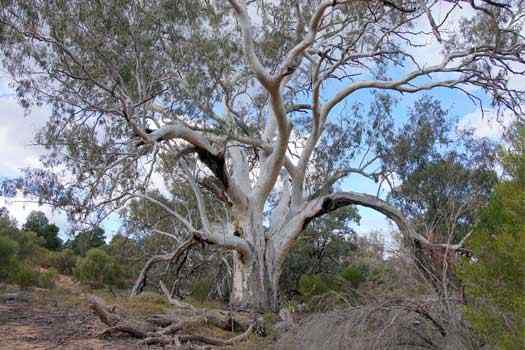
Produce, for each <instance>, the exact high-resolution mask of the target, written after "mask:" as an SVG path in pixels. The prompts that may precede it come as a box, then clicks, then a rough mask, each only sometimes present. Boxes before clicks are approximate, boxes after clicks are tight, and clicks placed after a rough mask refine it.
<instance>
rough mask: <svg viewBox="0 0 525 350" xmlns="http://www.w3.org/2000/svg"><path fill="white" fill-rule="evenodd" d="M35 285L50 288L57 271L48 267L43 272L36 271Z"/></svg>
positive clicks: (53, 284) (52, 285) (53, 283)
mask: <svg viewBox="0 0 525 350" xmlns="http://www.w3.org/2000/svg"><path fill="white" fill-rule="evenodd" d="M37 274H38V276H37V286H38V287H40V288H46V289H51V288H54V287H55V278H56V277H57V275H58V271H57V270H55V269H53V268H50V269H48V270H47V271H45V272H37Z"/></svg>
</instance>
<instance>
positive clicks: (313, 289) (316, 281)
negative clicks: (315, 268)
mask: <svg viewBox="0 0 525 350" xmlns="http://www.w3.org/2000/svg"><path fill="white" fill-rule="evenodd" d="M330 284H332V283H328V281H326V279H323V278H322V277H321V276H320V275H302V276H301V278H300V279H299V288H298V289H299V293H301V295H302V296H304V297H305V298H306V299H310V298H311V297H313V296H315V295H321V294H325V293H327V292H329V291H330V290H331V289H332V288H330V287H331V286H330Z"/></svg>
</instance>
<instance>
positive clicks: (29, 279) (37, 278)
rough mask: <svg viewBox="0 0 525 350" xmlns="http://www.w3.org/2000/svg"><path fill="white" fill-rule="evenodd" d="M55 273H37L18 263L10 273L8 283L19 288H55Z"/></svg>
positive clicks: (51, 271)
mask: <svg viewBox="0 0 525 350" xmlns="http://www.w3.org/2000/svg"><path fill="white" fill-rule="evenodd" d="M56 276H57V271H56V270H54V269H49V270H48V271H43V272H41V271H38V270H35V269H34V268H33V267H31V266H29V265H28V264H26V263H18V264H16V266H15V267H14V269H13V270H12V272H11V275H10V278H9V282H12V283H15V284H17V285H18V286H20V288H30V287H39V288H46V289H50V288H53V287H54V286H55V283H54V279H55V277H56Z"/></svg>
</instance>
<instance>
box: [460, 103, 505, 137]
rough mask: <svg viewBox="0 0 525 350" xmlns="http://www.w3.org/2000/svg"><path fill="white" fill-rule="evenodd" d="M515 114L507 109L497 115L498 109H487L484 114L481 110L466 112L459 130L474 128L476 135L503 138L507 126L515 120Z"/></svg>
mask: <svg viewBox="0 0 525 350" xmlns="http://www.w3.org/2000/svg"><path fill="white" fill-rule="evenodd" d="M514 120H515V116H514V114H513V113H512V112H510V111H506V112H504V113H503V114H502V115H500V116H497V115H496V111H494V110H486V111H485V114H484V115H483V114H482V113H481V111H480V110H477V111H474V112H472V113H469V114H466V115H465V116H464V117H463V118H462V119H461V121H460V122H459V125H458V128H459V130H470V129H471V130H473V132H474V136H476V137H478V138H482V137H488V138H490V139H494V140H497V139H501V137H502V135H503V132H504V131H505V128H507V127H508V126H509V125H510V124H511V123H512V122H513V121H514Z"/></svg>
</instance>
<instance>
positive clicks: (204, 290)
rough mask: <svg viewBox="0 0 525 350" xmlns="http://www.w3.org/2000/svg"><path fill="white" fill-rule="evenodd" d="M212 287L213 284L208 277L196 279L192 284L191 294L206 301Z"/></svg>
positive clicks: (201, 300) (198, 299)
mask: <svg viewBox="0 0 525 350" xmlns="http://www.w3.org/2000/svg"><path fill="white" fill-rule="evenodd" d="M211 289H212V285H211V282H210V281H209V280H208V279H199V280H196V281H195V282H193V283H192V285H191V296H192V297H193V298H195V300H197V301H200V302H203V301H206V300H208V295H209V293H210V290H211Z"/></svg>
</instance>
